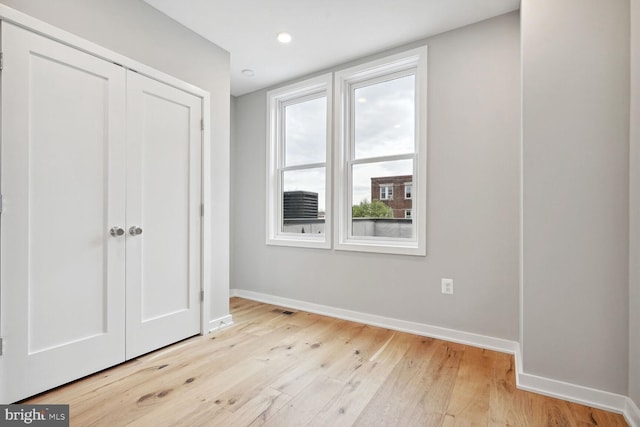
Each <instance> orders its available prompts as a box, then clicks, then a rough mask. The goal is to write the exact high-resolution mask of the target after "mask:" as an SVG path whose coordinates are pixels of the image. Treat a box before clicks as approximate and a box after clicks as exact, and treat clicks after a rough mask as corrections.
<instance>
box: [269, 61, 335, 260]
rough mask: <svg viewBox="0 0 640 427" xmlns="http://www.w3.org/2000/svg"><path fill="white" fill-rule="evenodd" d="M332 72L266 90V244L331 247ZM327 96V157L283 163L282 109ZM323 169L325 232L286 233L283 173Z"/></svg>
mask: <svg viewBox="0 0 640 427" xmlns="http://www.w3.org/2000/svg"><path fill="white" fill-rule="evenodd" d="M332 84H333V75H332V74H325V75H323V76H319V77H315V78H312V79H308V80H304V81H301V82H298V83H294V84H291V85H287V86H285V87H281V88H278V89H275V90H272V91H269V92H268V93H267V127H268V129H267V131H268V134H267V212H266V219H267V224H266V226H267V227H266V230H267V236H266V243H267V244H268V245H279V246H298V247H310V248H324V249H329V248H331V237H332V226H331V218H332V215H331V213H332V204H331V200H332V192H331V187H332V186H331V182H332V180H331V178H332V168H331V163H332V162H331V159H332V150H331V137H332V133H333V130H332V129H333V128H332V116H331V111H332V106H333V97H332V95H333V90H332ZM321 96H326V98H327V113H326V114H327V129H326V139H327V140H326V158H325V161H324V162H320V163H308V164H303V165H295V166H289V167H285V166H284V160H285V159H284V153H285V151H284V148H285V147H284V144H285V141H284V109H285V107H286V106H287V105H290V104H292V103H294V101H296V100H299V101H304V100H310V99H314V98H315V97H321ZM316 167H324V168H325V218H324V221H325V224H324V234H310V233H285V232H283V231H282V224H283V219H284V211H283V205H282V202H283V197H284V196H283V192H282V176H283V173H284V172H286V171H290V170H304V169H311V168H316Z"/></svg>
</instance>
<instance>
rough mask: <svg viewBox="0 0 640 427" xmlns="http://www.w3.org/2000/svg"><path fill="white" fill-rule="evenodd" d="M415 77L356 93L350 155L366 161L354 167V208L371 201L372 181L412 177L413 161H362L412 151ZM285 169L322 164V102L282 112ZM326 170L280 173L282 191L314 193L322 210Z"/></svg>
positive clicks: (407, 77)
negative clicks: (283, 114) (398, 176)
mask: <svg viewBox="0 0 640 427" xmlns="http://www.w3.org/2000/svg"><path fill="white" fill-rule="evenodd" d="M414 86H415V77H414V76H413V75H411V76H406V77H400V78H396V79H393V80H388V81H384V82H380V83H377V84H373V85H369V86H364V87H361V88H357V89H355V91H354V136H355V137H354V154H355V159H356V160H363V161H365V163H362V164H357V165H354V166H353V189H352V201H353V204H358V203H360V202H361V201H362V200H364V199H367V200H369V201H370V200H371V178H372V177H383V176H395V175H412V174H413V161H412V160H396V161H386V162H366V159H368V158H373V157H380V156H391V155H397V154H408V153H412V152H413V147H414V132H415V106H414V105H415V102H414V99H415V95H414ZM285 135H286V145H285V166H294V165H302V164H308V163H322V162H324V159H325V141H326V98H324V97H323V98H316V99H312V100H309V101H303V102H300V103H297V104H293V105H290V106H288V107H287V109H286V123H285ZM324 182H325V168H324V167H322V168H312V169H303V170H296V171H287V172H285V173H284V184H283V187H284V191H293V190H302V191H313V192H316V193H318V209H319V210H321V211H324V210H325V194H324Z"/></svg>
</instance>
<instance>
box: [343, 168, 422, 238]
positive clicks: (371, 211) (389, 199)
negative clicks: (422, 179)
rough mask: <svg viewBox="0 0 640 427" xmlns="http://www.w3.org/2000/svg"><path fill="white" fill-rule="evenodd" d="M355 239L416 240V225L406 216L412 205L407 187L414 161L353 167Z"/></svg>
mask: <svg viewBox="0 0 640 427" xmlns="http://www.w3.org/2000/svg"><path fill="white" fill-rule="evenodd" d="M352 171H353V175H352V177H353V187H352V189H351V195H352V203H353V206H352V208H351V209H352V210H351V213H352V223H351V224H352V235H353V236H359V237H361V236H367V237H391V238H401V239H408V238H412V237H413V221H412V219H411V216H409V217H408V218H407V217H406V215H405V212H406V211H407V210H410V209H412V207H413V206H412V203H413V201H412V200H411V199H405V198H404V197H403V196H404V191H403V188H404V184H405V182H407V181H411V180H412V179H413V160H396V161H390V162H378V163H367V164H360V165H354V166H353V170H352Z"/></svg>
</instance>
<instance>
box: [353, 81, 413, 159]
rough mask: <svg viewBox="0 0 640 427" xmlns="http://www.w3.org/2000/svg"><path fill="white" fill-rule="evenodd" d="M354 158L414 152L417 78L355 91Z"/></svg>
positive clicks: (377, 84) (383, 83)
mask: <svg viewBox="0 0 640 427" xmlns="http://www.w3.org/2000/svg"><path fill="white" fill-rule="evenodd" d="M354 127H355V158H357V159H362V158H369V157H379V156H392V155H395V154H408V153H413V152H414V151H415V138H414V134H415V76H413V75H411V76H406V77H400V78H397V79H393V80H389V81H385V82H381V83H376V84H372V85H370V86H365V87H361V88H358V89H355V90H354Z"/></svg>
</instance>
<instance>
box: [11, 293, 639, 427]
mask: <svg viewBox="0 0 640 427" xmlns="http://www.w3.org/2000/svg"><path fill="white" fill-rule="evenodd" d="M283 310H286V309H282V308H280V307H275V306H271V305H267V304H262V303H257V302H253V301H248V300H244V299H240V298H232V299H231V313H232V314H233V319H234V322H235V326H233V327H231V328H229V329H227V330H224V331H221V332H217V333H214V334H211V335H207V336H203V337H194V338H190V339H188V340H185V341H182V342H180V343H178V344H174V345H173V346H170V347H167V348H164V349H161V350H158V351H156V352H153V353H150V354H147V355H145V356H142V357H140V358H138V359H135V360H132V361H129V362H127V363H124V364H122V365H119V366H117V367H114V368H112V369H108V370H105V371H103V372H100V373H97V374H95V375H92V376H90V377H87V378H85V379H82V380H79V381H76V382H74V383H71V384H69V385H66V386H63V387H60V388H58V389H56V390H53V391H50V392H47V393H44V394H41V395H39V396H36V397H35V398H32V399H30V400H28V401H25V402H24V403H68V404H70V411H71V425H73V426H93V425H95V426H125V425H135V426H164V425H166V426H260V425H264V426H277V427H281V426H332V427H333V426H351V425H355V426H366V427H369V426H412V427H413V426H470V425H478V426H507V425H508V426H536V427H537V426H626V425H627V424H626V423H625V421H624V418H623V417H622V416H621V415H618V414H612V413H609V412H605V411H601V410H596V409H593V408H589V407H586V406H581V405H577V404H573V403H568V402H565V401H562V400H557V399H552V398H548V397H544V396H541V395H537V394H533V393H529V392H525V391H521V390H517V389H516V388H515V374H514V361H513V356H511V355H507V354H503V353H498V352H495V351H489V350H483V349H479V348H475V347H470V346H465V345H461V344H455V343H450V342H446V341H441V340H436V339H431V338H425V337H420V336H416V335H411V334H406V333H401V332H394V331H391V330H387V329H383V328H376V327H372V326H367V325H363V324H359V323H354V322H348V321H344V320H338V319H333V318H329V317H324V316H320V315H316V314H311V313H306V312H300V311H294V310H292V311H294V313H293V314H289V315H287V314H284V313H283Z"/></svg>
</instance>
